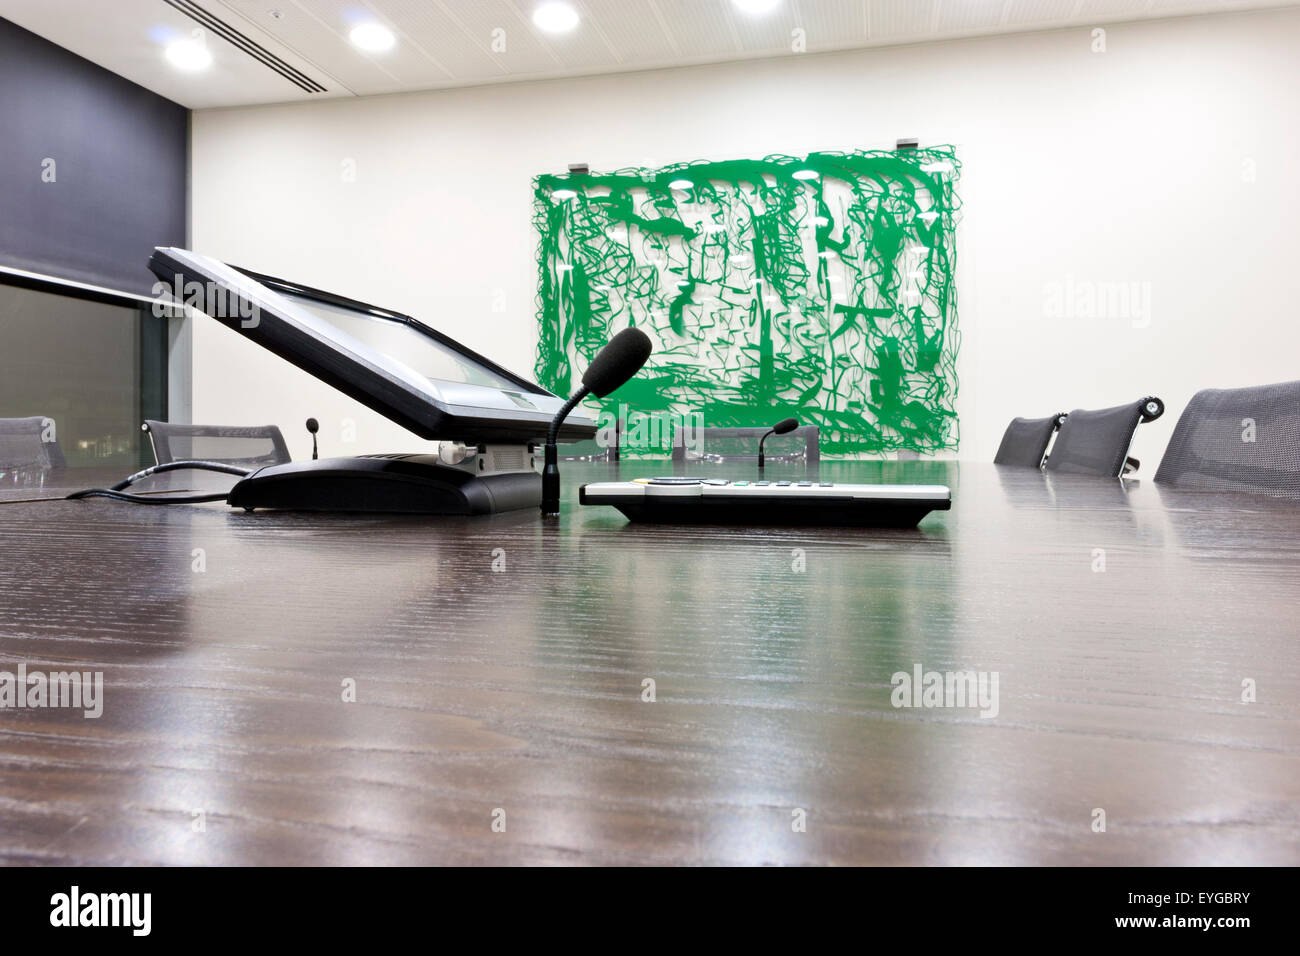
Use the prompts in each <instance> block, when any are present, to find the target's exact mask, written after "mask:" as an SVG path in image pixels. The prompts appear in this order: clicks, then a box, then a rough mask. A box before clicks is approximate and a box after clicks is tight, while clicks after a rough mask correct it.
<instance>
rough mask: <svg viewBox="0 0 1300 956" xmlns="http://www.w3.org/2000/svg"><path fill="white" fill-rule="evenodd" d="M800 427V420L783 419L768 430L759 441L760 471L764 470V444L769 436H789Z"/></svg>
mask: <svg viewBox="0 0 1300 956" xmlns="http://www.w3.org/2000/svg"><path fill="white" fill-rule="evenodd" d="M798 427H799V419H797V418H783V419H781V420H780V421H779V422H777V423H776V424H775V425H773V426H772V427H771V428H769V429H768V430H767V434H765V435H764V436H763V437H762V438H760V439H759V440H758V470H759V471H762V470H763V443H764V442H765V441H767V437H768V435H788V434H790V432H792V431H794V430H795V429H796V428H798Z"/></svg>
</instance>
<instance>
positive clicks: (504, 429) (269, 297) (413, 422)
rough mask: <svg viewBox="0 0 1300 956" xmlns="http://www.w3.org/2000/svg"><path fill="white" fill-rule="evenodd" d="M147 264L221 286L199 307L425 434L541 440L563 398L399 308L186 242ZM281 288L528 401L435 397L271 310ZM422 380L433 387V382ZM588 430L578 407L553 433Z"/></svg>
mask: <svg viewBox="0 0 1300 956" xmlns="http://www.w3.org/2000/svg"><path fill="white" fill-rule="evenodd" d="M216 267H220V268H221V269H223V270H229V271H230V272H233V273H235V275H236V276H237V277H238V279H240V280H246V282H248V283H252V288H251V289H249V290H247V291H248V294H249V295H254V296H257V297H259V298H261V299H262V300H263V301H260V302H253V301H251V300H249V298H248V297H247V296H246V295H245V294H244V291H243V290H241V289H240V288H239V286H238V285H234V284H232V282H231V279H230V278H226V277H223V275H222V274H220V273H218V272H215V271H214V268H216ZM149 268H150V269H151V270H152V271H153V272H154V274H155V275H157V276H158V278H159V279H162V280H163V281H164V282H165V283H168V284H170V283H172V282H173V281H178V282H180V283H183V284H184V287H186V288H188V287H189V283H191V282H194V281H197V282H200V283H211V284H212V285H215V286H217V287H219V288H221V289H222V290H224V294H225V298H224V300H223V302H222V304H223V305H224V306H225V312H226V314H224V315H212V313H211V312H209V311H206V310H203V309H200V311H204V314H206V315H209V316H210V317H211V318H214V319H216V320H217V321H219V322H221V324H223V325H225V326H226V327H227V328H230V329H233V330H234V331H236V332H239V333H240V334H241V335H242V336H243V337H245V338H248V339H251V340H252V341H255V342H257V343H258V344H259V345H261V346H262V347H263V348H265V349H267V350H268V351H270V352H273V353H274V354H276V355H278V356H280V357H281V358H283V359H285V360H286V361H288V362H290V363H291V364H293V365H295V366H297V367H298V368H300V369H302V370H303V371H305V372H307V373H309V374H311V375H313V376H314V377H316V378H317V379H320V380H321V381H323V382H325V383H326V384H328V385H331V386H333V387H334V388H336V389H338V390H339V391H341V392H343V393H344V394H345V395H347V396H349V397H350V398H353V399H355V400H356V401H358V402H360V403H362V404H363V405H365V406H366V407H367V408H370V409H372V410H373V411H376V412H378V413H379V414H381V415H383V416H384V417H386V418H388V419H389V420H391V421H393V422H396V423H397V424H399V425H401V426H402V427H403V428H406V429H408V430H410V431H411V432H413V433H414V434H415V435H417V436H419V437H420V438H424V439H426V440H453V441H463V442H466V443H473V444H482V443H485V442H539V441H541V440H543V439H544V437H545V435H546V431H547V427H548V426H549V424H550V421H551V419H552V418H553V417H554V415H555V414H556V413H557V412H558V411H559V410H560V409H561V407H562V406H563V404H564V400H563V399H562V398H560V397H559V396H557V395H555V394H554V393H552V392H549V391H547V390H546V389H544V388H542V387H541V386H540V385H537V384H536V383H535V382H530V381H529V380H528V379H526V378H524V377H522V376H520V375H517V374H516V373H514V372H511V371H510V370H509V369H506V368H504V367H502V366H501V365H499V364H497V363H496V362H493V361H492V360H491V359H489V358H487V357H486V356H483V355H480V354H479V353H477V352H475V351H474V350H473V349H469V348H467V347H465V346H464V345H462V344H461V343H459V342H457V341H456V340H455V339H453V338H451V337H450V336H448V335H446V334H444V333H442V332H439V331H437V330H436V329H433V328H431V327H430V326H428V325H425V324H424V323H422V322H420V321H419V320H417V319H415V318H414V317H413V316H410V315H406V314H405V313H401V312H395V311H392V310H389V309H382V308H380V307H378V306H374V305H371V304H369V303H366V302H361V301H359V300H356V299H350V298H347V297H346V296H340V295H336V294H334V293H331V292H326V291H324V290H322V289H316V288H313V287H311V286H305V285H302V284H300V283H296V282H291V281H289V280H286V279H280V278H278V277H275V276H270V275H266V274H264V273H259V272H254V271H253V270H251V269H244V268H241V267H239V266H233V265H229V264H227V263H224V262H221V261H220V260H218V259H213V258H211V257H208V256H203V255H201V254H199V253H195V252H191V251H190V250H187V249H177V248H167V247H158V248H157V249H155V250H154V253H153V257H152V258H151V259H150V261H149ZM241 284H242V283H241ZM281 293H284V294H286V295H292V296H298V297H301V298H304V299H309V300H314V301H317V302H320V303H322V304H325V305H332V306H335V307H340V308H345V309H349V310H353V311H358V312H361V313H362V314H365V315H367V316H370V317H373V318H377V319H383V320H387V321H392V322H398V323H401V324H403V325H405V326H407V327H408V328H410V329H412V330H413V331H415V332H417V333H418V334H420V335H424V336H427V337H429V338H430V339H432V340H434V341H435V342H437V343H439V344H440V345H442V346H443V347H445V348H448V349H450V350H452V351H453V352H456V353H458V354H459V355H461V356H463V357H464V358H465V359H466V360H468V361H470V362H473V363H476V364H479V365H481V366H483V367H484V368H486V369H488V370H490V371H492V372H493V373H494V374H497V375H499V376H501V377H502V378H504V379H505V380H507V381H509V382H511V383H514V384H515V385H516V386H517V390H518V392H519V393H520V394H521V395H523V396H527V400H528V403H529V404H532V405H533V406H534V408H533V409H527V408H523V407H519V408H514V409H504V408H493V407H487V406H478V405H465V404H454V403H452V402H448V401H442V400H440V399H439V398H438V397H437V396H434V395H430V394H429V393H428V392H427V391H417V390H416V389H415V388H414V387H413V386H412V384H411V383H409V382H406V381H404V380H403V376H402V375H400V374H395V373H394V372H393V371H392V370H391V367H390V368H386V367H385V366H384V364H383V363H382V362H380V363H372V362H370V361H369V360H368V359H367V358H366V357H365V356H353V355H351V354H349V353H347V352H344V351H342V350H341V349H340V347H339V343H337V342H335V341H334V340H331V339H330V338H329V337H327V336H324V335H321V334H319V333H318V332H317V331H315V330H314V329H312V328H310V327H306V326H304V325H303V323H302V320H301V319H297V318H295V317H294V316H293V314H292V310H290V309H283V308H281V309H280V310H279V311H277V303H285V304H287V305H289V306H292V305H293V303H292V302H291V301H290V300H288V299H284V298H282V297H281ZM297 308H298V309H301V308H303V306H301V305H300V306H298V307H297ZM250 309H255V310H256V314H257V316H258V320H257V322H256V323H252V324H249V323H247V322H246V321H244V317H246V316H247V315H248V314H249V311H250ZM213 311H221V310H220V309H214V310H213ZM375 354H377V355H379V357H380V358H381V359H382V358H384V357H385V356H384V355H383V353H378V352H376V353H375ZM393 358H396V357H393ZM427 381H429V382H432V383H433V384H434V385H435V387H436V385H437V382H436V381H434V380H432V379H427ZM467 389H469V390H477V389H482V390H483V392H484V394H485V396H486V395H493V396H500V395H505V396H506V397H507V398H509V395H510V390H509V389H504V388H498V387H493V386H485V385H463V386H460V385H458V392H459V393H463V392H464V391H465V390H467ZM512 401H513V400H512ZM595 434H596V424H595V422H594V421H592V420H591V419H590V418H589V417H587V416H586V415H583V414H582V413H581V412H576V413H575V414H573V415H571V416H570V417H569V419H568V420H567V421H566V422H565V423H564V425H563V426H562V427H561V429H560V435H559V439H560V441H563V442H573V441H581V440H584V439H588V438H592V437H594V436H595Z"/></svg>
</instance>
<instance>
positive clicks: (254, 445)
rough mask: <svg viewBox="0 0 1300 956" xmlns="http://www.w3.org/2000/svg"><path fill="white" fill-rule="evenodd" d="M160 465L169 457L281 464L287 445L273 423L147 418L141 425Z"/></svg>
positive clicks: (251, 465) (249, 464)
mask: <svg viewBox="0 0 1300 956" xmlns="http://www.w3.org/2000/svg"><path fill="white" fill-rule="evenodd" d="M143 428H144V430H145V431H146V432H148V433H149V441H150V443H151V444H152V445H153V456H154V459H155V460H156V461H157V462H158V464H160V465H165V464H167V463H168V462H173V461H215V462H221V463H223V464H228V465H241V466H244V467H246V468H261V467H262V466H263V465H282V464H284V463H285V462H287V461H290V460H291V459H290V457H289V447H288V446H287V445H286V444H285V443H284V436H283V435H281V434H280V429H278V428H277V427H275V426H274V425H255V426H249V427H241V426H237V425H172V424H170V423H168V422H155V421H147V422H145V423H144V426H143Z"/></svg>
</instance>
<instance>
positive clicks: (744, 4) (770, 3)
mask: <svg viewBox="0 0 1300 956" xmlns="http://www.w3.org/2000/svg"><path fill="white" fill-rule="evenodd" d="M731 3H732V6H734V7H735V8H736V9H737V10H739V11H740V12H741V13H748V14H749V15H750V16H751V17H761V16H765V15H766V14H769V13H771V12H772V11H773V10H775V9H776V8H777V7H779V6H780V5H781V0H731Z"/></svg>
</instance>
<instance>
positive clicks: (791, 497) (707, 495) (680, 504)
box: [578, 478, 952, 528]
mask: <svg viewBox="0 0 1300 956" xmlns="http://www.w3.org/2000/svg"><path fill="white" fill-rule="evenodd" d="M578 500H579V501H580V502H581V503H582V504H584V505H612V506H613V507H615V508H617V509H618V510H619V511H621V512H622V513H623V514H624V515H626V516H627V518H628V519H629V520H631V521H647V522H655V523H659V524H744V525H753V526H756V527H763V526H768V525H819V526H823V527H827V526H847V527H875V528H910V527H913V526H914V525H916V524H918V523H919V522H920V521H921V519H922V518H924V517H925V516H926V515H928V514H929V513H930V512H931V511H947V510H948V509H949V508H951V507H952V492H951V491H949V489H948V487H947V486H946V485H846V484H839V483H836V482H830V481H785V480H782V481H766V480H762V479H760V480H757V481H732V480H728V479H725V478H638V479H636V480H635V481H600V482H594V483H592V484H587V485H583V486H582V487H581V488H580V489H579V490H578Z"/></svg>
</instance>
